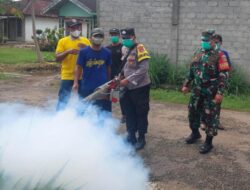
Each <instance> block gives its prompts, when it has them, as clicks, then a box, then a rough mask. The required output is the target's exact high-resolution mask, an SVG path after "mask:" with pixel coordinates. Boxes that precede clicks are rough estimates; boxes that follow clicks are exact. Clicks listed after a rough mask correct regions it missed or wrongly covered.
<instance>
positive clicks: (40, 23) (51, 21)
mask: <svg viewBox="0 0 250 190" xmlns="http://www.w3.org/2000/svg"><path fill="white" fill-rule="evenodd" d="M24 27H25V29H24V32H25V36H24V38H25V39H24V40H25V41H26V42H30V41H33V40H32V38H31V36H33V33H32V19H31V17H30V16H27V17H25V26H24ZM54 27H57V28H58V27H59V20H58V18H43V17H36V29H41V30H44V29H46V28H50V29H53V28H54Z"/></svg>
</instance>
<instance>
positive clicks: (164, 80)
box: [149, 53, 187, 87]
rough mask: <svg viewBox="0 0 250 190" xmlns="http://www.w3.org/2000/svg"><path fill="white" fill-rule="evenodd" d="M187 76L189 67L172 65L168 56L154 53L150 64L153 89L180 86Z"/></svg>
mask: <svg viewBox="0 0 250 190" xmlns="http://www.w3.org/2000/svg"><path fill="white" fill-rule="evenodd" d="M186 74H187V65H186V64H180V65H174V64H171V62H170V60H169V58H168V56H167V55H163V54H157V53H152V54H151V59H150V62H149V75H150V79H151V82H152V86H153V87H160V86H164V85H171V86H176V87H177V86H180V85H181V84H182V83H183V81H184V79H185V76H186Z"/></svg>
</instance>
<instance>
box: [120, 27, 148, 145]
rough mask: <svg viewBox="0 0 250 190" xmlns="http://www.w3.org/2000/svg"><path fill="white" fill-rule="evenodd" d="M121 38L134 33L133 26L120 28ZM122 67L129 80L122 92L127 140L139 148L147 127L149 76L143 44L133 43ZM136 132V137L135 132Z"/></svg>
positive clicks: (146, 53) (146, 55)
mask: <svg viewBox="0 0 250 190" xmlns="http://www.w3.org/2000/svg"><path fill="white" fill-rule="evenodd" d="M121 35H122V38H123V39H124V38H126V36H129V35H135V34H134V29H133V28H127V29H122V30H121ZM124 57H126V58H127V59H126V63H125V65H124V68H123V74H124V77H125V78H126V79H127V80H128V81H129V82H128V85H127V91H126V92H125V94H124V105H125V114H126V126H127V131H128V141H129V142H130V143H132V144H135V147H136V149H141V148H143V147H144V145H145V144H146V141H145V134H146V133H147V128H148V112H149V91H150V83H151V82H150V78H149V74H148V69H149V58H150V56H149V53H148V51H147V50H146V49H145V47H144V45H143V44H137V43H135V44H134V45H133V47H131V48H129V49H128V51H127V55H124ZM137 133H138V138H136V134H137Z"/></svg>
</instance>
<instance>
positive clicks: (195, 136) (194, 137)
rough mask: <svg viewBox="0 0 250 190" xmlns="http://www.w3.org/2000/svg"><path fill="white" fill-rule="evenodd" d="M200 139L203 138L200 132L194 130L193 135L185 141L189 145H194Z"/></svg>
mask: <svg viewBox="0 0 250 190" xmlns="http://www.w3.org/2000/svg"><path fill="white" fill-rule="evenodd" d="M200 138H201V134H200V132H199V130H198V129H192V133H191V134H190V135H189V136H188V137H187V138H186V140H185V141H186V143H187V144H193V143H195V142H196V141H197V140H198V139H200Z"/></svg>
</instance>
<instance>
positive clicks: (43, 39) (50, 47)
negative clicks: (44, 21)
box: [36, 27, 64, 51]
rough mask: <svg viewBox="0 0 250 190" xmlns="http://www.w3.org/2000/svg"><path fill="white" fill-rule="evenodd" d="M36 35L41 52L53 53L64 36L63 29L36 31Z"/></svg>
mask: <svg viewBox="0 0 250 190" xmlns="http://www.w3.org/2000/svg"><path fill="white" fill-rule="evenodd" d="M36 34H37V39H38V43H39V46H40V49H41V51H55V48H56V45H57V42H58V40H59V39H61V38H62V37H63V36H64V29H63V28H59V29H57V28H56V27H55V28H54V29H49V28H46V29H45V30H44V31H43V30H40V29H38V30H36Z"/></svg>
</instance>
